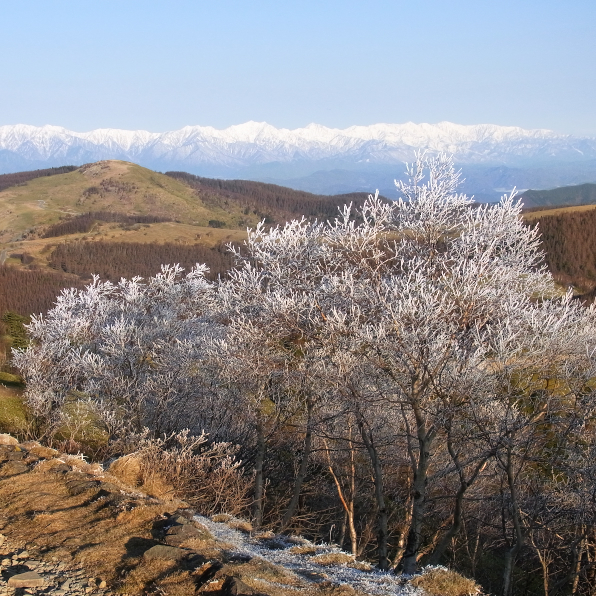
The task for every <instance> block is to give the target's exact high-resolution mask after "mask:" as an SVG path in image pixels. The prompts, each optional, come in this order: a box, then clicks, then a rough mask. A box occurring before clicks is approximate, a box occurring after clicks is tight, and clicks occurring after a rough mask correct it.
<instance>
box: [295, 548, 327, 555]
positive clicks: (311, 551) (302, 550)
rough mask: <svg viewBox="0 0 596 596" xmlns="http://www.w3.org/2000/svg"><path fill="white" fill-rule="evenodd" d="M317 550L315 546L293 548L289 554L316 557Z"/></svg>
mask: <svg viewBox="0 0 596 596" xmlns="http://www.w3.org/2000/svg"><path fill="white" fill-rule="evenodd" d="M319 550H320V549H318V548H317V547H316V546H293V547H292V548H291V549H290V552H291V553H292V554H293V555H316V554H317V553H318V552H319Z"/></svg>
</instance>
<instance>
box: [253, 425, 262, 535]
mask: <svg viewBox="0 0 596 596" xmlns="http://www.w3.org/2000/svg"><path fill="white" fill-rule="evenodd" d="M264 461H265V429H264V428H263V421H262V419H261V417H260V416H259V418H258V420H257V455H256V458H255V489H254V497H253V505H252V518H253V524H254V526H255V528H260V527H261V525H262V524H263V487H264V481H263V463H264Z"/></svg>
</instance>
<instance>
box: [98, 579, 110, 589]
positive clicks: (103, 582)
mask: <svg viewBox="0 0 596 596" xmlns="http://www.w3.org/2000/svg"><path fill="white" fill-rule="evenodd" d="M107 587H108V584H107V582H106V580H105V579H104V580H102V581H100V582H99V589H100V590H105V589H106V588H107Z"/></svg>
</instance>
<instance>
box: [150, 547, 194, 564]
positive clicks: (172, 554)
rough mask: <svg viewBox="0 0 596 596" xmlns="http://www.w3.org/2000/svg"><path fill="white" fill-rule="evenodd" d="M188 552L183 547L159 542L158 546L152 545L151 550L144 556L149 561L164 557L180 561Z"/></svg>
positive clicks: (164, 558)
mask: <svg viewBox="0 0 596 596" xmlns="http://www.w3.org/2000/svg"><path fill="white" fill-rule="evenodd" d="M187 554H188V551H185V550H183V549H181V548H175V547H173V546H164V545H163V544H158V545H156V546H152V547H151V548H150V549H149V550H147V551H145V553H144V554H143V557H144V558H145V559H147V560H148V561H151V560H154V559H162V560H166V561H180V560H181V559H183V558H184V557H185V556H186V555H187Z"/></svg>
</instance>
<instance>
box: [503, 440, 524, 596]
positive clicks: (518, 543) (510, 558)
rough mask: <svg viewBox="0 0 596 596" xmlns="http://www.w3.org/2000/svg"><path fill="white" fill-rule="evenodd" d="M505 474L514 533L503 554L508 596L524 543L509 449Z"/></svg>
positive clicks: (504, 585)
mask: <svg viewBox="0 0 596 596" xmlns="http://www.w3.org/2000/svg"><path fill="white" fill-rule="evenodd" d="M505 472H506V473H507V483H508V485H509V493H510V495H511V517H512V520H513V529H514V532H515V543H514V544H513V546H512V547H511V548H510V549H509V550H508V551H507V553H506V554H505V569H504V571H503V592H502V594H503V596H509V593H510V591H511V577H512V575H513V566H514V563H515V558H516V556H517V554H518V553H519V551H520V550H521V547H522V545H523V543H524V533H523V530H522V524H521V516H520V512H519V505H518V502H517V487H516V486H515V477H514V474H513V458H512V452H511V447H509V448H508V450H507V465H506V469H505Z"/></svg>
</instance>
